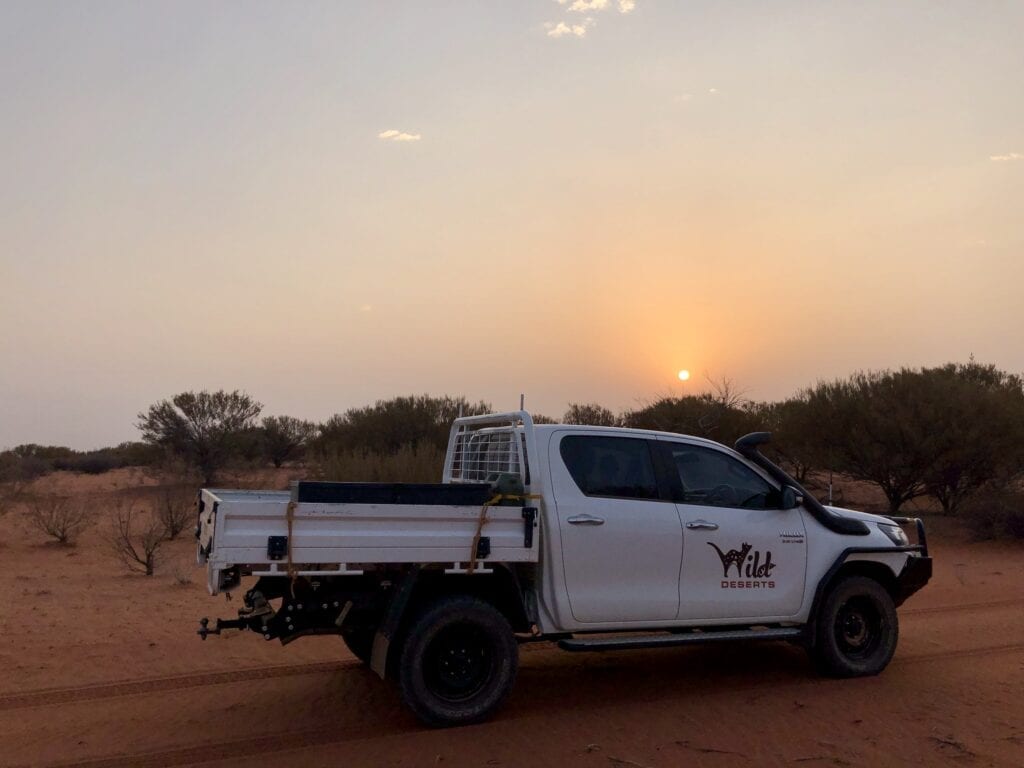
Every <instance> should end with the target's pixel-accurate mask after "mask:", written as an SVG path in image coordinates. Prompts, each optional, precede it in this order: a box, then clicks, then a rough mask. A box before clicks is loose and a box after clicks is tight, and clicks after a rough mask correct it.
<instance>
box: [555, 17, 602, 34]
mask: <svg viewBox="0 0 1024 768" xmlns="http://www.w3.org/2000/svg"><path fill="white" fill-rule="evenodd" d="M592 26H594V20H593V19H592V18H590V17H589V16H588V17H587V18H585V19H584V20H583V23H582V24H566V23H565V22H564V21H560V22H558V23H557V24H556V23H555V22H553V21H549V22H547V23H545V24H544V27H545V28H546V29H547V31H548V37H565V36H566V35H572V36H574V37H586V36H587V30H588V29H590V28H591V27H592Z"/></svg>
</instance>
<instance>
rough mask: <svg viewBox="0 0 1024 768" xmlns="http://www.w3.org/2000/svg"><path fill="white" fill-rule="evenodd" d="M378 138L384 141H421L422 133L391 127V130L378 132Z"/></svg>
mask: <svg viewBox="0 0 1024 768" xmlns="http://www.w3.org/2000/svg"><path fill="white" fill-rule="evenodd" d="M377 138H378V139H382V140H383V141H419V140H420V135H419V134H418V133H406V132H405V131H396V130H395V129H394V128H391V129H390V130H387V131H381V132H380V133H378V134H377Z"/></svg>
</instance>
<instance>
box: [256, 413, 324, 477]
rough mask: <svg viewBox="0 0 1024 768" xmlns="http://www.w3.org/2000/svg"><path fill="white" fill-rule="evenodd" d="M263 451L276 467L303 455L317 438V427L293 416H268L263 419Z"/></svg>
mask: <svg viewBox="0 0 1024 768" xmlns="http://www.w3.org/2000/svg"><path fill="white" fill-rule="evenodd" d="M262 432H263V451H264V454H265V455H266V457H267V458H268V459H270V461H272V462H273V464H274V466H275V467H280V466H281V465H282V464H283V463H284V462H286V461H288V460H289V459H292V458H296V457H298V456H301V455H302V452H303V451H304V450H305V448H306V446H307V445H308V444H309V442H310V441H311V440H312V439H313V438H314V437H316V432H317V427H316V424H313V423H312V422H310V421H303V420H302V419H296V418H295V417H293V416H267V417H265V418H264V419H263V427H262Z"/></svg>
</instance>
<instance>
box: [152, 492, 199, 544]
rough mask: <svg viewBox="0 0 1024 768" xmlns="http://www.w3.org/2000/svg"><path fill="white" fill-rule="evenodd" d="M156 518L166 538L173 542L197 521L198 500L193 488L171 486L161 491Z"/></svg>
mask: <svg viewBox="0 0 1024 768" xmlns="http://www.w3.org/2000/svg"><path fill="white" fill-rule="evenodd" d="M155 504H156V517H157V519H158V520H159V521H160V524H161V525H162V526H163V528H164V536H165V537H166V538H167V539H168V540H169V541H173V540H174V539H176V538H178V535H179V534H180V533H181V532H182V531H184V530H185V529H186V528H188V527H189V525H190V524H191V523H192V522H193V521H194V520H195V517H196V511H195V510H196V500H195V494H194V493H193V492H192V489H191V488H188V487H183V486H171V487H167V488H163V489H161V490H160V492H159V494H158V495H157V499H156V502H155Z"/></svg>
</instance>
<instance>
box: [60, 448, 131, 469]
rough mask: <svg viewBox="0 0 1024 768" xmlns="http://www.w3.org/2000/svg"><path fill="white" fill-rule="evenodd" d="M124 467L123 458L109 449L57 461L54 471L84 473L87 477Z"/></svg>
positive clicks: (79, 454) (78, 454) (86, 452)
mask: <svg viewBox="0 0 1024 768" xmlns="http://www.w3.org/2000/svg"><path fill="white" fill-rule="evenodd" d="M123 466H124V462H123V461H122V460H121V458H120V457H119V456H117V455H116V454H115V453H114V452H113V451H110V450H107V449H103V450H99V451H85V452H83V453H76V454H74V455H72V456H68V457H65V458H60V459H55V460H54V462H53V468H54V469H63V470H67V471H69V472H84V473H85V474H87V475H102V474H103V473H104V472H109V471H110V470H112V469H118V468H119V467H123Z"/></svg>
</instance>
